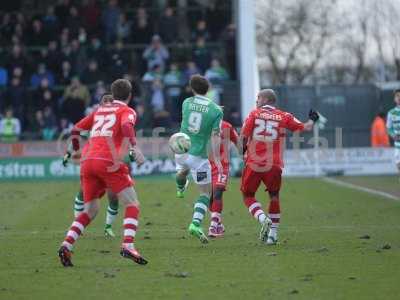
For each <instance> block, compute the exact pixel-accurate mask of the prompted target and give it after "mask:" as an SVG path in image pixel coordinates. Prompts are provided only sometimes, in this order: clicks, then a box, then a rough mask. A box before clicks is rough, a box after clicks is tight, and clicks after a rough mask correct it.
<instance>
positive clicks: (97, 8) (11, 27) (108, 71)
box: [0, 0, 240, 141]
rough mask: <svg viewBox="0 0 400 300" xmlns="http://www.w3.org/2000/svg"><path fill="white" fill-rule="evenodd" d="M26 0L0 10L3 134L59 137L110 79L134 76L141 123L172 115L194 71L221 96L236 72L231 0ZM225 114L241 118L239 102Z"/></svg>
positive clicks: (175, 118)
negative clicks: (236, 106)
mask: <svg viewBox="0 0 400 300" xmlns="http://www.w3.org/2000/svg"><path fill="white" fill-rule="evenodd" d="M24 3H25V2H24V1H16V4H14V5H16V7H11V8H10V11H7V10H3V11H1V12H0V44H1V47H0V113H1V121H0V133H4V132H7V133H8V134H7V136H8V141H16V140H20V139H44V140H53V139H55V138H57V137H58V136H59V134H60V133H63V132H66V131H68V130H69V128H70V126H71V124H72V123H74V122H76V121H78V120H79V119H80V118H82V117H83V116H84V115H86V114H87V113H89V112H90V111H91V110H92V109H93V108H94V107H95V106H96V105H97V103H98V102H99V97H101V95H102V94H103V93H105V92H107V91H108V88H109V84H110V82H111V81H113V80H114V79H116V78H121V77H123V78H127V79H130V80H131V81H132V83H133V85H134V90H135V91H136V93H135V95H134V96H135V97H134V99H133V101H132V104H131V105H132V106H133V107H134V108H135V109H136V111H137V113H138V116H139V121H138V122H139V123H138V128H147V129H151V128H154V127H158V126H163V127H169V128H172V127H176V126H177V125H178V124H179V121H180V107H181V104H182V101H183V99H184V98H185V97H187V96H190V89H188V86H187V83H188V79H189V78H190V76H191V75H192V74H195V73H201V74H204V75H205V76H206V77H207V78H208V79H209V80H210V82H211V83H212V89H211V90H210V92H209V97H211V98H212V99H214V100H215V101H216V102H218V103H220V104H223V102H224V100H223V98H224V83H225V82H228V81H230V80H235V79H236V76H237V74H236V73H237V72H236V53H235V48H236V47H235V45H236V41H235V34H236V33H235V31H236V29H235V26H234V25H233V23H232V18H233V16H232V7H231V1H223V0H220V1H218V0H217V1H206V2H205V3H202V1H191V0H187V1H178V0H176V1H163V0H153V1H123V0H119V1H118V0H109V1H96V0H86V1H73V0H60V1H57V2H56V1H27V2H26V3H27V4H29V6H24ZM17 6H19V7H17ZM15 9H17V11H16V10H15ZM230 115H231V118H232V120H231V121H232V122H233V123H234V124H239V125H240V118H239V113H238V112H237V109H236V108H233V109H232V111H231V112H230ZM11 132H12V134H11V136H10V134H9V133H11Z"/></svg>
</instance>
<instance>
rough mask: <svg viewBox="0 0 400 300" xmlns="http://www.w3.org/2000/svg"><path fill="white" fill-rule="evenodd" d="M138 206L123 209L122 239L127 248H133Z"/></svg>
mask: <svg viewBox="0 0 400 300" xmlns="http://www.w3.org/2000/svg"><path fill="white" fill-rule="evenodd" d="M138 219H139V208H138V207H136V206H128V207H127V208H126V209H125V217H124V240H123V242H122V243H123V245H124V246H125V247H128V248H134V242H135V235H136V230H137V227H138V224H139V222H138Z"/></svg>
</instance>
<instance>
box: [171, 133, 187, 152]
mask: <svg viewBox="0 0 400 300" xmlns="http://www.w3.org/2000/svg"><path fill="white" fill-rule="evenodd" d="M191 144H192V143H191V141H190V137H189V136H188V135H187V134H186V133H183V132H178V133H175V134H173V135H172V136H171V137H170V138H169V147H170V148H171V150H172V152H174V153H176V154H184V153H186V152H188V151H189V149H190V146H191Z"/></svg>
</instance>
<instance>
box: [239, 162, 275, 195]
mask: <svg viewBox="0 0 400 300" xmlns="http://www.w3.org/2000/svg"><path fill="white" fill-rule="evenodd" d="M261 182H263V183H264V185H265V187H266V189H267V190H268V191H269V192H272V193H275V192H279V190H280V189H281V182H282V169H281V168H280V167H278V166H273V167H272V168H271V169H270V170H268V171H266V172H255V171H253V170H252V168H251V167H249V166H247V165H246V166H245V167H244V170H243V174H242V184H241V187H240V190H241V191H242V192H243V193H244V194H250V195H251V194H255V193H256V192H257V190H258V188H259V186H260V184H261Z"/></svg>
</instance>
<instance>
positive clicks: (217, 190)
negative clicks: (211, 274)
mask: <svg viewBox="0 0 400 300" xmlns="http://www.w3.org/2000/svg"><path fill="white" fill-rule="evenodd" d="M238 140H239V137H238V134H237V133H236V131H235V129H234V128H233V127H232V125H231V124H230V123H228V122H226V121H222V123H221V147H220V148H221V149H220V158H221V163H222V168H223V172H222V173H219V172H218V168H217V166H216V165H215V163H214V161H213V159H212V157H210V163H211V172H212V176H211V177H212V186H213V192H212V201H211V205H210V212H211V224H210V228H209V229H208V236H209V237H212V238H216V237H222V236H223V235H224V232H225V227H224V225H223V224H222V217H221V214H222V207H223V202H222V195H223V193H224V192H225V190H226V186H227V184H228V179H229V160H230V151H229V149H230V144H231V142H232V143H233V144H234V145H235V146H236V147H237V145H238Z"/></svg>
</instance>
